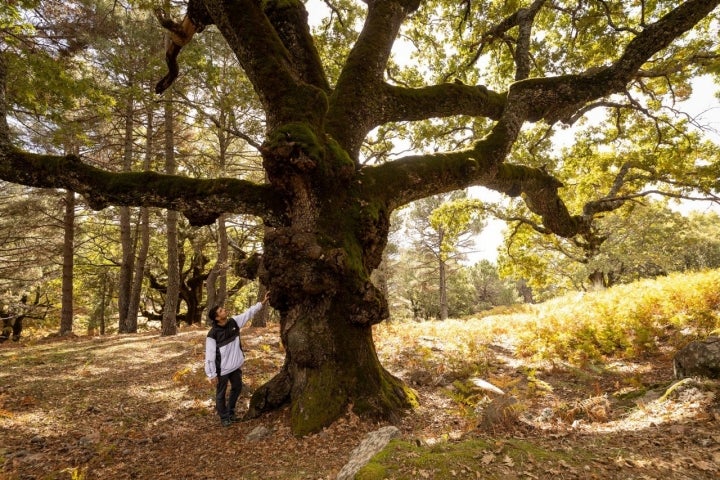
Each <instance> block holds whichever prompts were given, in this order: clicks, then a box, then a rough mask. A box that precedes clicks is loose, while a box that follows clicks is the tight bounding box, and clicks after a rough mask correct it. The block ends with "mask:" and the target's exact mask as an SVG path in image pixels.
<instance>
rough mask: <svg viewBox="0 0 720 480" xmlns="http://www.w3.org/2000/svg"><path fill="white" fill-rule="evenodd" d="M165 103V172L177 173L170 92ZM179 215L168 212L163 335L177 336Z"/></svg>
mask: <svg viewBox="0 0 720 480" xmlns="http://www.w3.org/2000/svg"><path fill="white" fill-rule="evenodd" d="M165 95H167V97H168V98H167V99H166V101H165V171H166V172H167V173H168V174H173V173H175V169H176V167H175V139H174V135H175V128H174V125H173V117H174V111H173V110H174V109H173V105H172V99H171V98H170V92H169V91H168V92H167V93H166V94H165ZM177 222H178V214H177V212H175V211H173V210H168V211H167V250H168V258H167V261H168V264H167V271H168V278H167V292H166V293H165V307H164V309H163V319H162V335H175V334H177V308H178V301H179V297H180V260H179V254H178V234H177Z"/></svg>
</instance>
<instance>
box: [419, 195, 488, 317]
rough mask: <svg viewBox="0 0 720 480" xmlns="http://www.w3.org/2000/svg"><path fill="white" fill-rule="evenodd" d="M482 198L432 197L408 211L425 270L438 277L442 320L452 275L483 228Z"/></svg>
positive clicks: (446, 308)
mask: <svg viewBox="0 0 720 480" xmlns="http://www.w3.org/2000/svg"><path fill="white" fill-rule="evenodd" d="M480 207H481V204H480V202H479V201H478V200H473V199H469V198H467V192H465V191H461V192H455V193H452V194H447V195H438V196H435V197H428V198H425V199H422V200H418V201H417V202H415V204H414V206H413V208H412V209H411V210H410V212H409V214H408V230H409V232H410V235H409V236H410V238H413V239H414V240H413V244H414V246H415V249H416V252H417V254H418V256H419V258H420V262H421V265H422V266H423V269H424V270H427V271H429V274H430V275H432V276H433V277H435V278H437V282H438V283H437V285H438V288H437V291H438V293H439V298H438V310H439V318H440V320H445V319H447V318H448V297H447V295H448V294H447V289H448V275H450V274H451V273H452V272H451V268H452V266H453V265H457V264H458V262H459V261H460V260H462V259H464V258H465V255H466V252H467V250H469V249H470V247H471V246H472V245H474V240H473V235H475V234H477V233H479V231H480V230H481V229H482V227H483V225H484V223H483V213H482V209H481V208H480Z"/></svg>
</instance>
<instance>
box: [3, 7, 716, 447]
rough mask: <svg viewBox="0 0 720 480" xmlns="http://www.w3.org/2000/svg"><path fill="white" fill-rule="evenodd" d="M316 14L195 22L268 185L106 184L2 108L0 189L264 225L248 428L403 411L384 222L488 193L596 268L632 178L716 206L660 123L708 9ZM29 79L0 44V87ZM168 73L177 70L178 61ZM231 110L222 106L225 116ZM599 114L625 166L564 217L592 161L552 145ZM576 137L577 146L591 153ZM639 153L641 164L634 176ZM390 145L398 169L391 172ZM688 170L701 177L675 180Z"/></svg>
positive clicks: (181, 178) (145, 178) (711, 164)
mask: <svg viewBox="0 0 720 480" xmlns="http://www.w3.org/2000/svg"><path fill="white" fill-rule="evenodd" d="M98 3H100V2H98ZM325 3H326V5H328V6H329V7H330V8H329V9H328V11H327V12H328V13H327V17H326V18H324V19H323V20H322V21H321V23H320V25H318V26H317V28H316V29H312V30H311V28H310V26H309V24H308V12H307V10H306V8H305V4H304V3H303V2H301V1H299V0H265V1H259V0H190V2H189V5H188V9H187V17H186V19H189V21H190V22H191V23H192V24H193V25H194V29H193V31H197V32H200V31H201V30H203V28H201V27H205V26H206V25H208V24H214V25H215V27H214V28H217V30H218V31H219V32H220V34H221V35H222V37H223V38H224V39H225V41H226V42H227V44H228V46H229V48H230V49H231V51H232V52H233V54H234V56H235V58H236V59H237V61H238V64H239V68H240V69H241V70H242V72H243V73H244V75H245V76H246V78H247V80H248V81H249V83H250V84H251V85H252V89H253V93H254V95H255V98H256V100H257V102H258V104H259V105H260V108H261V109H262V111H263V114H264V119H263V121H264V139H263V140H262V141H261V142H260V144H259V145H258V147H259V148H258V153H259V154H260V155H261V156H262V160H263V167H264V170H265V173H266V182H264V183H263V182H256V181H251V180H247V179H239V178H229V177H222V178H215V177H207V176H204V175H198V176H189V175H167V174H162V173H159V172H157V171H129V172H121V173H118V172H113V171H109V170H107V169H102V168H98V167H97V166H94V165H93V164H92V163H91V162H89V161H88V159H87V158H84V157H80V156H78V155H73V154H70V155H59V154H55V153H53V152H52V151H44V152H42V153H38V151H36V149H32V150H33V151H30V150H22V149H20V148H18V145H17V138H18V135H22V133H23V132H22V128H21V127H20V126H19V125H18V124H16V123H14V122H11V123H8V122H7V121H6V120H5V119H6V118H7V116H8V113H9V112H11V111H13V110H14V109H13V108H12V106H13V105H14V102H16V101H17V99H15V98H13V97H12V96H8V95H7V93H6V92H7V89H6V88H3V89H2V90H1V92H2V93H1V96H0V119H1V120H0V178H2V179H4V180H6V181H9V182H14V183H19V184H23V185H28V186H33V187H40V188H64V189H68V190H72V191H74V192H77V193H79V194H81V195H82V196H83V197H84V199H85V200H86V202H87V203H88V204H89V205H90V206H91V207H92V208H94V209H103V208H105V207H107V206H109V205H135V206H151V207H160V208H167V209H172V210H176V211H179V212H181V213H182V214H183V215H185V217H187V219H188V220H189V221H190V222H191V223H192V224H193V225H206V224H210V223H213V222H214V221H216V220H217V219H218V217H220V216H221V215H222V214H223V213H226V212H233V213H244V214H250V215H255V216H257V217H259V218H261V219H262V220H263V222H264V224H265V227H266V231H265V238H264V255H263V261H262V267H261V269H260V279H261V280H262V282H263V283H264V284H265V285H266V286H267V287H268V288H269V289H270V291H271V305H272V306H273V307H274V308H276V309H277V310H278V311H279V312H280V315H281V337H282V341H283V344H284V346H285V348H286V352H287V353H286V355H287V357H286V362H285V365H284V366H283V368H282V370H281V372H279V373H278V375H277V376H276V377H274V378H273V379H272V380H271V381H269V382H268V383H267V384H266V385H265V386H264V387H263V388H261V389H259V390H258V391H256V392H255V395H254V396H253V400H252V402H251V408H250V412H249V415H258V414H260V413H262V412H263V411H265V410H268V409H272V408H277V407H279V406H281V405H285V404H286V403H288V402H289V403H290V405H291V413H292V423H293V430H294V431H295V432H296V433H297V434H299V435H302V434H305V433H308V432H312V431H317V430H318V429H320V428H322V427H323V426H325V425H327V424H328V423H330V422H332V421H333V420H334V419H336V418H337V417H339V416H340V415H342V414H343V413H344V412H345V411H346V408H347V407H348V406H350V405H351V406H352V408H353V409H354V410H355V411H356V412H357V413H359V414H362V415H371V416H378V417H382V418H392V416H393V415H394V414H396V413H397V412H398V411H400V410H402V409H405V408H408V407H411V406H412V405H414V404H415V402H416V400H417V399H416V397H415V395H414V393H413V392H412V391H411V390H410V389H409V388H407V387H406V386H405V385H404V384H403V383H402V382H401V381H400V380H399V379H397V378H395V377H394V376H392V375H391V374H390V373H389V372H386V371H385V370H384V369H383V368H382V367H381V366H380V365H379V362H378V360H377V355H376V353H375V350H374V347H373V342H372V331H371V326H372V325H373V324H376V323H378V322H381V321H382V320H383V319H385V318H387V315H388V314H387V302H386V299H385V298H384V296H383V295H382V292H381V291H380V290H379V289H378V288H377V287H376V286H375V285H373V283H372V282H371V280H370V274H371V273H372V271H373V270H374V269H375V268H377V267H378V265H379V263H380V261H381V259H382V252H383V249H384V247H385V245H386V242H387V234H388V230H389V218H390V214H391V213H392V212H393V211H394V210H396V209H398V208H399V207H401V206H403V205H406V204H408V203H409V202H412V201H415V200H419V199H422V198H425V197H428V196H432V195H437V194H443V193H448V192H452V191H455V190H460V189H464V188H467V187H470V186H484V187H487V188H489V189H492V190H495V191H497V192H500V193H503V194H505V195H507V196H509V197H512V198H521V199H522V200H523V202H524V205H525V207H526V208H527V210H528V215H527V221H528V223H531V224H532V225H533V226H534V228H536V229H537V230H538V231H542V232H544V233H553V234H556V235H559V236H561V237H564V238H573V239H575V240H576V241H577V242H578V243H579V244H583V245H587V246H589V248H594V246H596V245H598V244H600V243H602V241H603V239H602V238H601V237H600V236H598V234H597V231H596V229H595V226H594V223H593V220H594V218H595V217H596V216H597V215H598V214H602V213H603V212H608V211H612V210H615V209H617V208H619V207H620V206H622V205H623V204H624V203H625V202H627V201H628V200H629V199H630V198H633V196H635V195H636V194H637V193H638V192H637V188H635V189H634V190H633V189H632V188H631V186H632V185H635V184H634V183H632V182H628V180H629V179H631V178H632V179H633V180H634V181H635V182H636V184H640V185H642V186H643V187H644V186H645V185H648V184H653V183H659V182H662V183H663V184H665V185H672V186H673V188H675V189H677V191H681V192H682V191H686V192H687V191H692V190H698V191H701V192H703V193H705V194H708V195H712V194H713V193H714V192H715V191H716V190H717V187H718V184H717V179H718V175H717V172H718V165H720V163H718V162H717V158H716V155H715V153H714V152H712V151H711V150H710V149H707V148H705V149H703V148H701V147H702V145H701V142H700V140H699V139H698V138H697V137H694V136H693V135H691V134H690V133H689V130H688V127H687V124H688V123H691V122H688V120H687V118H686V117H683V116H681V115H677V112H676V111H675V110H674V109H673V105H674V103H673V102H676V101H677V100H679V99H682V98H686V97H687V95H688V94H689V92H690V90H691V88H692V83H691V79H692V78H693V76H697V75H701V74H710V75H717V74H718V72H720V69H719V66H720V61H719V58H720V57H719V52H718V37H719V36H718V12H717V5H718V4H719V3H720V0H688V1H683V2H670V1H640V2H620V1H617V2H615V1H604V0H598V1H585V0H560V1H555V2H548V1H547V0H535V1H533V2H520V1H511V2H499V1H494V0H492V1H489V0H488V1H474V0H468V1H463V2H449V1H446V0H365V1H355V0H327V1H326V2H325ZM5 8H6V9H7V8H8V7H5ZM138 8H139V6H138ZM164 25H165V26H166V27H167V26H168V25H167V24H165V23H164ZM205 31H207V30H205ZM202 34H203V33H199V35H202ZM4 38H5V39H7V38H10V36H9V34H7V33H5V34H4ZM399 41H402V43H403V44H404V45H406V46H411V49H412V50H414V52H415V53H414V54H411V56H410V58H409V60H408V59H405V60H404V61H401V59H400V58H399V57H395V56H393V51H394V50H393V48H394V46H395V45H396V42H399ZM65 47H66V48H65V49H66V50H68V51H73V48H74V46H71V45H69V44H68V45H66V46H65ZM71 47H73V48H71ZM106 48H107V47H106ZM61 53H62V52H61ZM59 54H60V53H59ZM59 54H58V55H59ZM26 58H32V56H28V55H27V54H26V53H25V52H23V51H22V49H20V48H19V47H17V46H15V45H13V44H12V42H10V43H8V42H7V41H6V43H5V44H4V45H3V47H2V55H1V56H0V82H2V83H3V84H5V85H6V84H7V81H8V79H9V78H11V75H12V74H13V69H12V66H13V65H15V66H17V65H18V62H22V61H23V60H24V59H26ZM179 60H180V69H181V70H182V69H187V68H188V65H187V64H183V55H182V53H181V54H180V56H179ZM161 76H162V73H161V72H158V79H159V78H160V77H161ZM182 80H183V78H182V77H180V78H179V79H178V80H176V82H181V81H182ZM60 83H61V84H65V82H63V81H60ZM51 90H52V88H51ZM243 102H244V100H243V99H240V98H237V99H236V103H235V108H236V109H237V111H238V112H239V111H240V108H241V104H243ZM66 108H68V109H69V108H72V107H71V106H68V107H66ZM595 109H602V110H603V111H605V112H608V113H609V114H610V116H611V118H612V119H613V121H614V123H613V126H614V127H616V128H615V132H613V134H614V136H615V138H616V139H617V141H618V142H620V143H619V144H618V145H622V148H621V149H620V148H619V149H618V151H617V155H615V156H614V158H615V163H614V164H612V165H611V166H610V165H609V166H608V168H607V169H606V172H605V173H607V175H606V176H603V178H602V179H599V180H598V181H597V182H593V183H591V184H588V188H594V189H595V192H598V193H599V195H595V196H593V197H592V198H589V199H586V200H584V201H583V202H582V203H577V202H576V201H575V199H574V197H573V193H574V192H573V188H570V189H567V188H564V187H565V186H569V185H566V181H567V180H568V177H566V176H564V173H563V172H564V170H563V168H564V167H566V166H568V165H570V164H571V163H572V161H574V160H575V161H577V164H576V165H577V168H578V169H580V170H582V168H583V167H584V166H586V165H594V164H599V163H600V162H603V161H604V159H603V156H602V155H595V154H586V155H582V156H581V155H576V156H568V157H559V158H558V157H552V156H550V155H549V152H550V150H551V149H550V147H551V137H552V132H553V131H554V129H557V128H558V127H559V126H560V125H570V124H574V123H576V122H578V121H580V120H581V119H582V118H584V116H585V115H586V114H587V113H588V112H590V111H592V110H595ZM61 110H62V108H61ZM11 127H12V129H11ZM18 130H20V131H18ZM607 131H608V130H607V129H604V130H603V133H607ZM648 132H650V133H648ZM588 135H589V137H588V140H587V142H586V143H585V145H591V144H592V142H593V141H594V139H595V136H596V135H599V134H598V133H595V134H593V133H592V132H591V133H589V134H588ZM638 136H641V137H642V139H643V141H642V144H643V145H648V146H652V148H649V149H647V150H642V155H640V154H638V150H637V149H636V146H637V145H638V143H639V142H638V141H637V138H638ZM393 146H396V147H399V148H401V149H402V148H405V147H407V148H409V149H412V150H413V151H412V152H411V153H410V154H405V153H400V154H392V153H393V151H392V147H393ZM588 148H589V147H588ZM694 151H702V152H705V153H706V154H707V155H708V156H704V155H703V156H702V157H697V156H694V157H690V161H687V162H679V159H684V158H688V156H687V153H688V152H694ZM646 152H649V153H652V154H647V153H646ZM598 153H602V152H598ZM593 171H594V172H598V170H593ZM599 172H602V169H601V170H599Z"/></svg>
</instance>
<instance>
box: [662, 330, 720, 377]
mask: <svg viewBox="0 0 720 480" xmlns="http://www.w3.org/2000/svg"><path fill="white" fill-rule="evenodd" d="M673 369H674V371H675V378H677V379H681V378H686V377H694V376H701V377H708V378H720V337H708V338H706V339H705V340H697V341H694V342H690V343H689V344H687V345H686V346H685V347H683V348H682V349H681V350H680V351H679V352H678V353H677V354H676V355H675V358H674V359H673Z"/></svg>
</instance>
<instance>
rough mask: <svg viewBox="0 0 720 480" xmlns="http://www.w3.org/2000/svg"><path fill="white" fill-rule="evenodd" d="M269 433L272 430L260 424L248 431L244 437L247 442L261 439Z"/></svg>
mask: <svg viewBox="0 0 720 480" xmlns="http://www.w3.org/2000/svg"><path fill="white" fill-rule="evenodd" d="M270 435H272V430H270V429H269V428H268V427H266V426H265V425H260V426H259V427H255V428H254V429H253V431H252V432H250V433H248V434H247V437H245V439H246V440H247V441H248V442H257V441H258V440H262V439H263V438H265V437H269V436H270Z"/></svg>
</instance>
